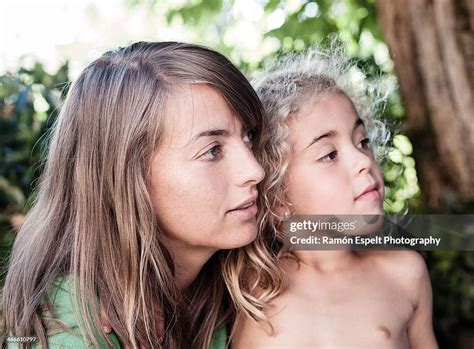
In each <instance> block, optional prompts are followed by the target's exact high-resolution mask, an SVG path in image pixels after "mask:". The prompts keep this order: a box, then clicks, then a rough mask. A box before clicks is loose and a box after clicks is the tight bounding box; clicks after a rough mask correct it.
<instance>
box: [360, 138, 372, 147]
mask: <svg viewBox="0 0 474 349" xmlns="http://www.w3.org/2000/svg"><path fill="white" fill-rule="evenodd" d="M359 144H360V145H361V147H362V149H369V148H370V139H368V138H364V139H363V140H361V141H360V143H359Z"/></svg>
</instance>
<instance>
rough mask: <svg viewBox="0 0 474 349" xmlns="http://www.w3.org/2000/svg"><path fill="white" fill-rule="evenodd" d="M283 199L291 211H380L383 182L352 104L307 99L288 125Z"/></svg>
mask: <svg viewBox="0 0 474 349" xmlns="http://www.w3.org/2000/svg"><path fill="white" fill-rule="evenodd" d="M289 129H290V142H291V143H292V147H293V154H292V161H291V164H290V166H289V169H288V171H289V182H288V199H289V201H290V203H291V204H292V207H291V208H290V209H291V212H292V213H295V214H383V197H384V186H383V178H382V174H381V172H380V168H379V166H378V165H377V163H376V161H375V159H374V156H373V154H372V151H371V150H370V148H369V145H368V139H367V136H366V133H365V127H364V125H363V123H362V121H361V119H359V117H358V115H357V113H356V111H355V109H354V106H353V105H352V102H351V101H350V100H349V99H348V98H347V97H346V96H345V95H343V94H340V93H333V94H330V95H328V96H327V97H325V98H323V99H322V100H319V101H317V102H316V101H315V100H312V101H311V100H310V101H309V102H307V103H306V104H305V105H303V107H302V108H301V110H300V112H299V113H298V115H297V116H295V117H294V118H293V119H292V120H291V121H290V123H289Z"/></svg>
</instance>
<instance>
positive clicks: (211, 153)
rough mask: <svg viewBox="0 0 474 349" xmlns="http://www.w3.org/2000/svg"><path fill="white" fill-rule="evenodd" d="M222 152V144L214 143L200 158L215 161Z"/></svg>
mask: <svg viewBox="0 0 474 349" xmlns="http://www.w3.org/2000/svg"><path fill="white" fill-rule="evenodd" d="M221 154H222V146H221V145H215V146H213V147H212V148H211V149H209V150H208V151H206V152H205V153H204V154H202V155H201V157H200V158H201V159H203V160H205V161H216V160H218V159H219V158H220V156H221Z"/></svg>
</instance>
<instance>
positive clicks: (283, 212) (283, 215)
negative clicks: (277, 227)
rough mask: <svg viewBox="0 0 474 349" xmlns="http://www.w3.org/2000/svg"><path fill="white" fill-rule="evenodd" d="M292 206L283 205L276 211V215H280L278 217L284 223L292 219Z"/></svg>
mask: <svg viewBox="0 0 474 349" xmlns="http://www.w3.org/2000/svg"><path fill="white" fill-rule="evenodd" d="M290 206H291V204H290V203H286V204H282V205H280V206H278V207H277V208H276V209H275V213H276V214H277V215H278V217H279V218H280V219H281V220H282V221H286V220H288V219H290V217H291V214H292V212H291V209H290Z"/></svg>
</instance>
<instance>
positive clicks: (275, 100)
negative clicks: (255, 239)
mask: <svg viewBox="0 0 474 349" xmlns="http://www.w3.org/2000/svg"><path fill="white" fill-rule="evenodd" d="M252 85H253V86H254V88H255V90H256V91H257V94H258V95H259V97H260V99H261V101H262V103H263V105H264V108H265V118H264V126H263V129H264V130H265V132H263V134H262V137H263V138H264V139H262V142H263V144H264V147H263V148H262V154H261V155H260V158H261V164H262V166H263V167H264V169H265V172H266V177H265V179H264V183H263V187H264V188H266V191H265V192H264V193H262V201H263V204H264V207H263V211H264V212H265V213H264V215H263V217H262V227H263V232H264V234H265V235H266V236H267V237H268V239H269V241H271V238H270V237H272V236H273V237H275V234H276V238H277V239H276V241H273V242H272V243H271V246H270V248H271V249H272V250H273V251H278V250H279V249H281V241H282V238H283V232H282V227H281V225H282V224H281V222H282V219H283V218H284V217H282V216H281V215H279V214H278V213H277V212H276V209H277V208H279V207H285V206H290V203H289V202H288V199H287V196H286V191H287V185H286V180H287V168H288V166H289V164H290V157H291V144H290V141H289V137H288V135H289V129H288V122H289V120H291V118H292V117H294V116H295V115H297V114H298V113H299V111H300V109H301V107H302V106H303V105H304V103H306V102H307V101H308V100H309V99H310V98H311V100H314V99H316V101H318V100H321V99H322V98H324V97H327V96H328V95H330V94H343V95H345V96H347V97H348V98H349V99H350V100H351V101H352V103H353V105H354V107H355V109H356V111H357V113H358V114H359V116H360V118H361V119H362V120H363V121H364V124H365V126H366V128H367V134H368V137H369V139H370V142H371V144H372V150H373V151H374V154H375V157H376V159H377V161H379V162H380V161H382V160H383V159H384V158H385V154H386V153H385V151H384V150H385V145H386V144H387V142H388V141H389V139H390V131H389V129H388V127H387V126H386V124H385V123H384V122H382V121H381V120H380V115H381V112H382V111H383V109H384V107H385V104H386V101H387V97H388V94H389V91H390V90H391V89H390V88H387V86H383V84H382V79H381V78H376V79H372V80H370V81H369V80H368V79H366V78H365V76H364V74H363V73H362V72H361V71H360V70H359V69H358V68H357V66H356V64H355V62H354V60H353V59H351V58H350V56H349V55H348V53H347V52H346V51H345V49H344V48H343V47H342V46H341V45H340V44H336V43H334V42H333V43H332V44H331V45H330V46H329V47H328V48H314V47H313V48H311V49H309V50H307V51H305V52H303V53H298V54H290V55H287V56H284V57H282V58H280V59H279V60H278V61H277V62H276V63H273V64H272V65H271V66H270V67H268V68H267V69H265V71H264V72H263V73H261V74H259V75H256V76H255V77H254V78H253V79H252Z"/></svg>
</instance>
